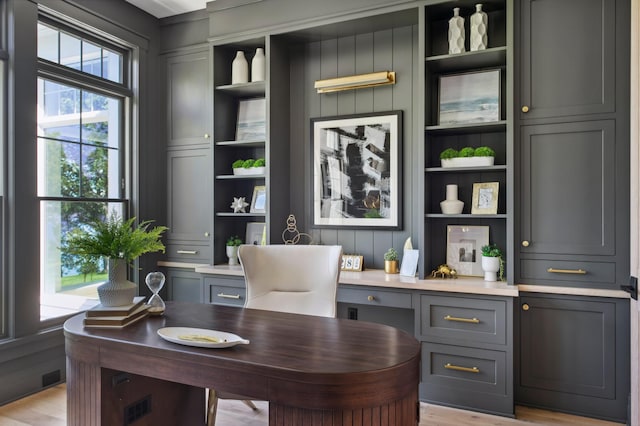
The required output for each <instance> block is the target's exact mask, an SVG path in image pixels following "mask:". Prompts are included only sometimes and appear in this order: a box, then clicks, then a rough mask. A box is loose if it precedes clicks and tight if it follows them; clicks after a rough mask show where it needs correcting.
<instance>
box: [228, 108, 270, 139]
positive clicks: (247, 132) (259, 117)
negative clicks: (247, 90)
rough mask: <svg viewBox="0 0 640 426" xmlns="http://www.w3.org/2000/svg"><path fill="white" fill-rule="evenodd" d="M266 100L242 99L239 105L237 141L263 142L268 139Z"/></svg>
mask: <svg viewBox="0 0 640 426" xmlns="http://www.w3.org/2000/svg"><path fill="white" fill-rule="evenodd" d="M266 111H267V110H266V103H265V98H255V99H242V100H240V102H239V103H238V122H237V124H236V140H238V141H263V140H265V138H266V134H267V132H266V120H265V114H266Z"/></svg>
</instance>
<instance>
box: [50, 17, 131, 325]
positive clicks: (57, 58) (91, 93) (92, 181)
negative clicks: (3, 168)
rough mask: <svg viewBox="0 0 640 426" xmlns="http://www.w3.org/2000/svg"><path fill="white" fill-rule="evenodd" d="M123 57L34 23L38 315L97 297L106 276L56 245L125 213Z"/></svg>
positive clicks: (69, 309) (82, 305)
mask: <svg viewBox="0 0 640 426" xmlns="http://www.w3.org/2000/svg"><path fill="white" fill-rule="evenodd" d="M126 57H127V56H126V55H125V53H124V52H121V51H119V50H118V48H116V47H112V46H111V45H108V44H107V43H106V42H98V41H96V40H94V39H93V38H90V35H88V34H87V36H86V37H85V36H81V35H77V34H74V33H71V32H69V31H67V30H65V29H64V28H58V27H57V26H55V25H54V24H53V23H51V22H39V24H38V58H39V61H38V69H39V77H38V82H37V84H38V105H37V108H38V111H37V113H38V114H37V123H38V139H37V144H38V146H37V171H38V197H39V199H40V259H41V265H40V299H41V303H40V318H41V320H44V319H49V318H52V317H58V316H62V315H68V314H70V313H74V312H77V311H78V310H82V309H86V308H87V307H89V306H91V305H93V304H95V303H97V290H96V289H97V286H98V285H99V284H100V283H101V282H103V281H104V280H105V279H106V276H107V273H106V261H103V260H101V259H97V260H95V261H92V262H82V261H81V260H80V259H78V258H76V257H75V256H70V255H67V254H65V253H63V252H61V250H60V247H61V246H62V244H63V242H64V238H65V235H66V234H67V233H68V231H70V230H71V229H74V228H79V227H80V228H81V227H84V226H87V223H90V222H93V221H95V220H100V219H101V218H104V217H106V216H107V215H108V214H110V212H112V211H115V212H116V213H118V214H119V215H120V216H123V217H124V216H125V214H126V211H127V198H126V193H127V191H126V185H125V173H124V170H125V160H126V158H127V157H128V156H127V155H126V147H127V144H126V140H127V138H126V134H125V129H126V128H128V127H129V126H127V120H128V111H127V109H128V108H127V106H128V105H129V104H130V102H129V92H130V91H129V90H128V88H127V87H125V86H124V84H121V83H123V82H124V81H125V78H124V77H125V75H124V73H123V70H124V69H125V66H124V65H125V63H124V61H125V58H126ZM69 70H72V71H71V72H69ZM113 83H117V84H116V85H114V84H113Z"/></svg>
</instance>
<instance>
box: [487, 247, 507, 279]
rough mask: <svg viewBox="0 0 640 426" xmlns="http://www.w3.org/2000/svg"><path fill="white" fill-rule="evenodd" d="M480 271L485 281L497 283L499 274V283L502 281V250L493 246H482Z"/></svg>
mask: <svg viewBox="0 0 640 426" xmlns="http://www.w3.org/2000/svg"><path fill="white" fill-rule="evenodd" d="M482 270H483V271H484V280H485V281H497V280H498V272H500V281H502V280H503V279H504V259H503V257H502V250H500V248H499V247H498V246H497V245H495V244H489V245H486V246H482Z"/></svg>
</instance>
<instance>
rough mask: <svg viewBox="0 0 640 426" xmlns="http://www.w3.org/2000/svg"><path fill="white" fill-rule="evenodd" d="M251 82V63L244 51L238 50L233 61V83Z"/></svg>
mask: <svg viewBox="0 0 640 426" xmlns="http://www.w3.org/2000/svg"><path fill="white" fill-rule="evenodd" d="M248 82H249V64H248V63H247V58H245V57H244V52H243V51H242V50H238V51H237V52H236V57H235V59H234V60H233V62H232V63H231V84H242V83H248Z"/></svg>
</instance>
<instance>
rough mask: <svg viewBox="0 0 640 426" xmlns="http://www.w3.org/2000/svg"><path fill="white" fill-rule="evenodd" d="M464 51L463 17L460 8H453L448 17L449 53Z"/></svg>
mask: <svg viewBox="0 0 640 426" xmlns="http://www.w3.org/2000/svg"><path fill="white" fill-rule="evenodd" d="M462 52H464V18H463V17H462V16H460V8H459V7H454V8H453V17H452V18H451V19H449V54H452V53H462Z"/></svg>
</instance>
